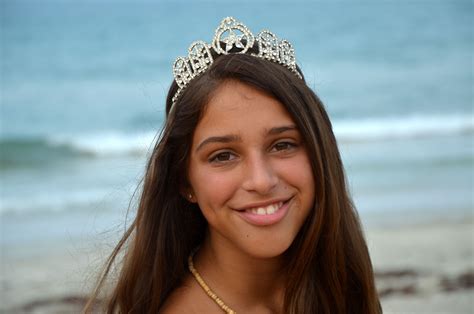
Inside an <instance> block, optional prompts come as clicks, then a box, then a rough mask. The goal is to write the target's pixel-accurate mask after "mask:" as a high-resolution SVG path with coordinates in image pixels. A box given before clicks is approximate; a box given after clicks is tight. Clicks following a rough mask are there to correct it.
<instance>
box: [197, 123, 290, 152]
mask: <svg viewBox="0 0 474 314" xmlns="http://www.w3.org/2000/svg"><path fill="white" fill-rule="evenodd" d="M292 130H297V127H296V125H285V126H279V127H274V128H271V129H270V130H268V132H267V134H268V135H276V134H280V133H284V132H286V131H292ZM241 141H242V138H241V137H240V136H238V135H223V136H211V137H208V138H206V139H205V140H204V141H202V142H201V143H200V144H199V145H198V147H197V148H196V151H199V150H200V149H202V148H203V147H204V146H205V145H207V144H210V143H232V142H241Z"/></svg>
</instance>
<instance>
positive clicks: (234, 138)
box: [196, 135, 242, 151]
mask: <svg viewBox="0 0 474 314" xmlns="http://www.w3.org/2000/svg"><path fill="white" fill-rule="evenodd" d="M240 141H242V139H241V138H240V136H238V135H224V136H211V137H208V138H206V139H205V140H204V141H202V142H201V144H199V146H198V147H197V148H196V151H198V150H200V149H201V148H202V147H203V146H205V145H207V144H210V143H232V142H240Z"/></svg>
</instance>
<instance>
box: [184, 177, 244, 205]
mask: <svg viewBox="0 0 474 314" xmlns="http://www.w3.org/2000/svg"><path fill="white" fill-rule="evenodd" d="M190 179H191V185H192V188H193V190H194V193H195V195H196V197H197V199H198V203H199V205H200V207H201V209H203V210H206V209H209V208H211V209H216V208H219V207H222V206H224V205H225V203H226V201H227V200H229V199H230V198H231V197H232V196H233V194H234V193H235V191H236V189H237V187H238V182H237V180H236V178H235V176H232V175H230V174H229V173H227V172H220V171H213V170H209V169H202V170H201V171H197V172H195V173H194V174H193V176H192V177H191V178H190Z"/></svg>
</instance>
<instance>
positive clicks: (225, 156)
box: [209, 152, 236, 163]
mask: <svg viewBox="0 0 474 314" xmlns="http://www.w3.org/2000/svg"><path fill="white" fill-rule="evenodd" d="M235 158H236V156H235V155H234V154H232V153H231V152H221V153H218V154H215V155H214V156H212V157H211V158H210V159H209V162H211V163H212V162H214V163H223V162H227V161H231V160H233V159H235Z"/></svg>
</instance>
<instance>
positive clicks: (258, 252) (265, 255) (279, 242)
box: [243, 239, 293, 259]
mask: <svg viewBox="0 0 474 314" xmlns="http://www.w3.org/2000/svg"><path fill="white" fill-rule="evenodd" d="M292 243H293V239H273V240H272V241H271V242H267V241H266V242H264V243H261V242H260V241H255V242H254V243H253V244H252V245H251V246H247V247H245V248H243V250H244V251H246V252H247V253H248V254H249V255H250V256H252V257H254V258H258V259H269V258H275V257H279V256H281V255H283V253H285V252H286V250H288V248H289V247H290V246H291V244H292Z"/></svg>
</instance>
